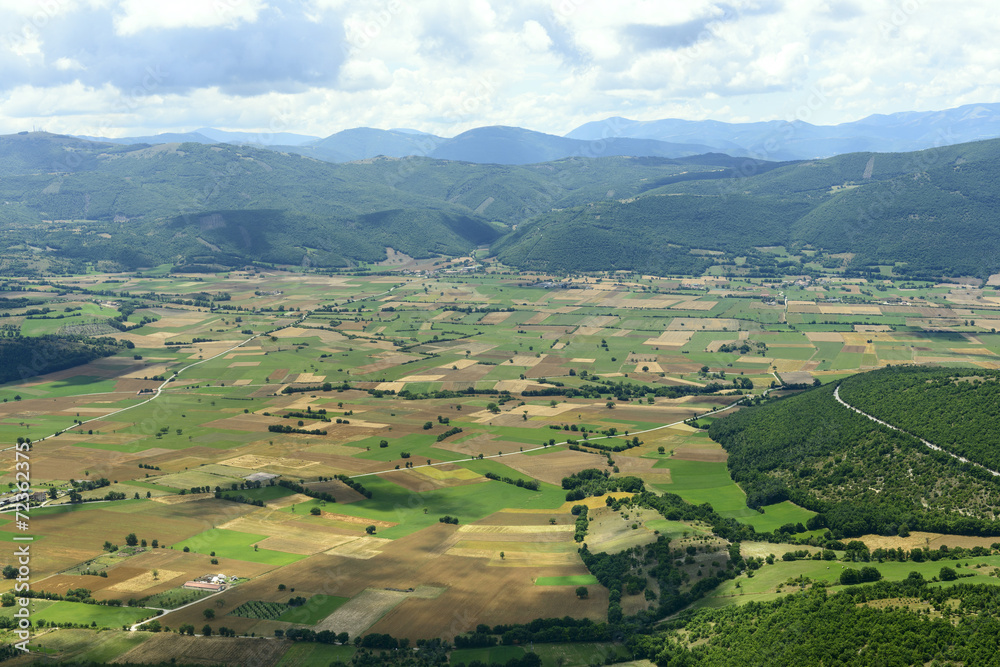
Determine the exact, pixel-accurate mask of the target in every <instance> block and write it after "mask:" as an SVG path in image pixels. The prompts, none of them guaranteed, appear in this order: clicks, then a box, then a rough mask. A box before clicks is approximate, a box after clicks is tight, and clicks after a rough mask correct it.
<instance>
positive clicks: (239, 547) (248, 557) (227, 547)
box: [171, 528, 305, 566]
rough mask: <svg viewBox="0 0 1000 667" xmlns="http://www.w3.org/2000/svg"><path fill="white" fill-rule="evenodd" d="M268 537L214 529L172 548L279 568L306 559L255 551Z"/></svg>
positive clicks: (278, 553) (287, 554) (286, 554)
mask: <svg viewBox="0 0 1000 667" xmlns="http://www.w3.org/2000/svg"><path fill="white" fill-rule="evenodd" d="M266 537H267V536H266V535H254V534H253V533H241V532H239V531H236V530H227V529H225V528H212V529H210V530H206V531H205V532H203V533H198V534H197V535H195V536H194V537H190V538H188V539H186V540H183V541H181V542H178V543H177V544H174V545H173V546H172V547H171V548H173V549H183V548H184V547H188V548H189V549H190V550H191V551H194V552H195V553H200V554H209V553H211V552H213V551H214V552H215V555H216V556H218V557H220V558H232V559H234V560H243V561H248V562H250V563H264V564H267V565H279V566H280V565H288V564H289V563H294V562H295V561H298V560H302V559H303V558H305V556H302V555H300V554H289V553H285V552H283V551H273V550H271V549H256V550H255V549H254V548H253V545H254V544H255V543H256V542H260V541H261V540H263V539H265V538H266Z"/></svg>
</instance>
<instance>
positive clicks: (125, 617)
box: [0, 600, 156, 628]
mask: <svg viewBox="0 0 1000 667" xmlns="http://www.w3.org/2000/svg"><path fill="white" fill-rule="evenodd" d="M42 602H49V601H47V600H40V601H39V602H38V604H37V605H32V607H34V609H33V610H32V614H31V619H32V621H34V622H38V621H45V622H47V623H58V624H62V623H75V624H83V625H90V624H91V623H96V624H97V625H96V626H95V627H99V628H120V627H122V626H123V625H132V624H133V623H137V622H139V621H141V620H143V619H146V618H149V617H150V616H154V615H155V614H156V612H155V611H153V610H152V609H142V608H135V607H106V606H104V605H98V604H84V603H82V602H65V601H59V602H50V603H49V604H47V605H45V606H44V607H43V606H42V604H41V603H42ZM16 609H18V607H16V606H14V607H2V608H0V616H6V617H8V618H13V615H14V611H15V610H16Z"/></svg>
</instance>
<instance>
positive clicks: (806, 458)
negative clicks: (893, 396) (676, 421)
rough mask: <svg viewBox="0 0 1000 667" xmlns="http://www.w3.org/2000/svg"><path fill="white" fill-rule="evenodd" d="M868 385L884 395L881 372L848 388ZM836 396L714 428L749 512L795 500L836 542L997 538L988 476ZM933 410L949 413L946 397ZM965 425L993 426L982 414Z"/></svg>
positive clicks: (996, 497) (826, 394)
mask: <svg viewBox="0 0 1000 667" xmlns="http://www.w3.org/2000/svg"><path fill="white" fill-rule="evenodd" d="M873 378H874V379H873ZM869 382H873V383H874V384H873V385H872V387H873V388H876V389H880V388H881V381H880V378H879V374H878V373H865V374H861V375H857V376H854V377H852V378H850V379H849V380H848V381H845V384H855V385H860V386H863V385H866V384H868V383H869ZM834 388H835V387H834V385H827V386H824V387H819V388H816V389H810V390H808V391H806V392H803V393H802V394H799V395H797V396H791V397H787V398H781V399H776V400H771V401H766V402H765V403H764V404H762V405H760V406H757V407H751V408H746V409H743V410H740V411H739V412H737V413H736V414H733V415H730V416H728V417H725V418H724V419H719V420H717V421H715V422H714V423H713V424H712V425H711V427H710V428H709V435H710V436H711V437H712V438H713V439H714V440H716V441H717V442H719V443H721V444H722V446H723V447H724V448H725V449H726V451H727V452H729V461H728V465H729V471H730V474H731V475H732V477H733V479H734V480H735V481H736V482H737V483H738V484H740V486H742V487H743V489H744V490H745V491H746V493H747V504H748V505H749V506H751V507H761V506H764V505H770V504H772V503H776V502H781V501H783V500H792V501H793V502H795V503H796V504H798V505H801V506H803V507H806V508H808V509H811V510H813V511H815V512H819V513H820V515H821V516H820V518H819V520H818V527H822V525H823V524H825V525H826V526H828V527H829V528H830V529H831V531H833V533H834V535H835V536H836V537H838V538H839V537H844V536H857V535H864V534H871V533H876V534H882V535H894V534H896V533H898V532H902V531H903V528H904V527H905V528H908V529H909V530H926V531H931V532H942V533H958V534H982V535H1000V522H998V521H996V518H997V516H996V511H995V510H996V508H997V507H998V506H1000V487H998V485H997V484H996V481H995V479H994V478H993V477H992V475H990V474H989V473H988V472H986V471H984V470H982V469H981V468H976V467H974V466H971V465H969V464H962V463H960V462H959V461H957V460H956V459H954V458H952V457H951V456H949V455H947V454H945V453H943V452H935V451H932V450H931V449H929V448H928V447H926V446H925V445H923V444H922V443H921V442H920V441H919V440H917V439H916V438H914V437H912V436H908V435H905V434H903V433H900V432H899V431H894V430H891V429H888V428H885V427H883V426H880V425H878V424H876V423H875V422H873V421H871V420H870V419H868V418H867V417H864V416H862V415H859V414H857V413H856V412H853V411H852V410H848V409H847V408H846V407H844V406H843V405H841V404H840V403H838V402H837V401H836V400H835V398H834V396H833V391H834ZM857 393H860V392H857ZM935 402H936V405H935V406H934V414H938V413H940V412H942V411H948V410H952V409H954V406H951V407H949V404H950V403H951V400H950V398H949V397H948V396H947V395H945V394H941V395H938V396H937V400H936V401H935ZM925 407H928V409H929V406H925ZM968 418H970V419H976V420H977V421H979V422H980V424H981V425H984V424H989V423H990V420H991V417H990V416H989V415H988V414H985V413H978V414H976V415H969V416H968Z"/></svg>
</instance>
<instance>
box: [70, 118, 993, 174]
mask: <svg viewBox="0 0 1000 667" xmlns="http://www.w3.org/2000/svg"><path fill="white" fill-rule="evenodd" d="M994 137H1000V104H970V105H965V106H961V107H957V108H954V109H947V110H944V111H923V112H916V111H910V112H901V113H895V114H889V115H872V116H868V117H866V118H862V119H861V120H857V121H852V122H849V123H841V124H839V125H813V124H810V123H807V122H804V121H801V120H793V121H791V122H787V121H781V120H772V121H766V122H756V123H725V122H721V121H714V120H697V121H696V120H680V119H663V120H651V121H638V120H630V119H627V118H620V117H611V118H606V119H604V120H599V121H594V122H590V123H586V124H584V125H581V126H580V127H577V128H575V129H573V130H572V131H570V132H569V133H567V134H566V135H565V136H562V137H560V136H557V135H553V134H546V133H542V132H535V131H532V130H526V129H523V128H517V127H506V126H489V127H480V128H475V129H472V130H469V131H467V132H463V133H462V134H459V135H457V136H455V137H451V138H445V137H440V136H436V135H433V134H427V133H421V132H417V131H415V130H405V129H395V130H380V129H375V128H365V127H362V128H353V129H348V130H343V131H341V132H337V133H336V134H332V135H330V136H328V137H325V138H320V137H314V136H309V135H303V134H294V133H290V132H276V133H252V132H229V131H224V130H216V129H214V128H200V129H197V130H194V131H192V132H186V133H166V134H158V135H155V136H141V137H123V138H116V139H108V138H102V137H81V138H85V139H90V140H94V141H104V142H108V143H116V144H122V145H125V144H140V143H145V144H164V143H177V142H185V141H193V142H196V143H201V144H214V143H231V144H253V145H256V146H259V147H261V148H266V149H271V150H278V151H282V152H288V153H299V154H301V155H306V156H309V157H313V158H316V159H319V160H323V161H326V162H350V161H354V160H365V159H370V158H373V157H377V156H379V155H384V156H387V157H406V156H422V157H431V158H438V159H446V160H461V161H465V162H476V163H480V164H490V163H492V164H532V163H536V162H546V161H550V160H557V159H561V158H566V157H573V156H583V157H600V156H614V155H631V156H637V157H639V156H643V157H684V156H690V155H697V154H701V153H708V152H719V153H726V154H727V155H731V156H735V157H740V156H744V157H745V156H753V157H757V158H760V159H766V160H808V159H815V158H823V157H830V156H833V155H840V154H844V153H854V152H863V151H867V152H906V151H914V150H921V149H925V148H932V147H935V146H945V145H952V144H958V143H965V142H969V141H978V140H981V139H989V138H994Z"/></svg>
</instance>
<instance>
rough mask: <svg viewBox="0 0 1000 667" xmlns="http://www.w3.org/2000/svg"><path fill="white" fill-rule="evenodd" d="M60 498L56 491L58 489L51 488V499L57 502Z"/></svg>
mask: <svg viewBox="0 0 1000 667" xmlns="http://www.w3.org/2000/svg"><path fill="white" fill-rule="evenodd" d="M58 497H59V492H58V491H56V487H54V486H50V487H49V498H51V499H52V500H55V499H56V498H58Z"/></svg>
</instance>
